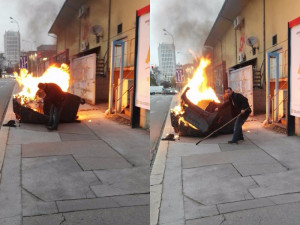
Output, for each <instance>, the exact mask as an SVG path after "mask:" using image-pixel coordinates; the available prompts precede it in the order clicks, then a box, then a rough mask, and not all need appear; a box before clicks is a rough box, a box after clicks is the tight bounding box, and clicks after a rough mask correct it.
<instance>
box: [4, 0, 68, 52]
mask: <svg viewBox="0 0 300 225" xmlns="http://www.w3.org/2000/svg"><path fill="white" fill-rule="evenodd" d="M64 1H65V0H0V52H4V42H3V39H4V34H5V31H9V30H10V31H18V25H17V23H11V22H10V21H11V19H10V17H12V18H13V19H15V20H16V21H17V22H18V24H19V28H20V35H21V50H25V51H28V50H36V47H37V46H39V45H42V44H55V42H56V39H55V38H54V37H50V36H48V31H49V29H50V27H51V25H52V23H53V22H54V20H55V18H56V16H57V15H58V12H59V10H60V9H61V7H62V5H63V3H64Z"/></svg>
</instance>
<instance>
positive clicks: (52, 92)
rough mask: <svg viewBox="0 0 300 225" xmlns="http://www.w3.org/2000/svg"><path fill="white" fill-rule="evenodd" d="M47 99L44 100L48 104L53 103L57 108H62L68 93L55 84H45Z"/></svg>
mask: <svg viewBox="0 0 300 225" xmlns="http://www.w3.org/2000/svg"><path fill="white" fill-rule="evenodd" d="M45 84H46V87H45V89H44V91H45V92H46V97H45V99H44V101H45V102H47V103H52V104H53V105H55V106H61V105H62V103H63V101H64V100H65V96H66V93H65V92H63V91H62V90H61V88H60V87H59V86H58V85H57V84H55V83H45Z"/></svg>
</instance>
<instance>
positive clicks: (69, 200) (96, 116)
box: [0, 104, 150, 225]
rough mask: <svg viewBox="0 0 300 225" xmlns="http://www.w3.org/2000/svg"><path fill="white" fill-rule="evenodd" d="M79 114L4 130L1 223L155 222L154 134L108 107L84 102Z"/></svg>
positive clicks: (0, 133) (91, 224) (0, 146)
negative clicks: (112, 114) (75, 119)
mask: <svg viewBox="0 0 300 225" xmlns="http://www.w3.org/2000/svg"><path fill="white" fill-rule="evenodd" d="M10 119H15V116H14V114H13V112H12V105H11V104H10V105H9V108H8V112H7V114H6V117H5V120H4V123H6V122H7V121H8V120H10ZM79 119H80V120H81V123H65V124H60V125H59V128H58V131H55V132H48V131H47V129H46V128H45V127H44V126H43V125H34V124H20V127H19V126H18V127H16V128H9V129H8V128H6V127H2V128H1V131H0V138H1V139H0V140H1V144H0V163H1V162H2V161H3V167H2V170H1V173H2V177H1V183H0V225H2V224H5V225H6V224H12V225H15V224H16V225H19V224H24V225H35V224H43V225H47V224H49V225H50V224H51V225H55V224H57V225H58V224H63V225H64V224H72V225H73V224H81V225H82V224H86V225H94V224H95V225H96V224H104V225H110V224H114V225H123V224H131V225H135V224H136V225H141V224H149V210H150V209H149V202H150V199H149V132H147V131H145V130H142V129H132V128H131V127H129V126H126V125H122V124H119V123H116V122H114V121H111V120H109V119H106V118H105V115H104V112H103V108H102V109H99V108H97V107H96V108H88V107H87V106H86V105H85V106H83V107H82V108H81V110H80V112H79ZM1 149H2V150H1ZM3 149H4V150H5V149H6V150H5V156H4V150H3ZM1 156H2V157H1ZM3 156H4V160H2V158H3ZM0 166H1V164H0ZM0 168H1V167H0Z"/></svg>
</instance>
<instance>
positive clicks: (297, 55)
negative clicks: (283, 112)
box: [289, 23, 300, 117]
mask: <svg viewBox="0 0 300 225" xmlns="http://www.w3.org/2000/svg"><path fill="white" fill-rule="evenodd" d="M290 32H291V36H290V37H291V39H290V45H291V47H290V51H291V58H290V60H291V62H290V63H291V65H290V66H291V67H290V79H289V82H290V112H291V115H293V116H297V117H300V98H299V93H300V51H299V49H300V24H299V23H298V24H297V25H295V26H293V27H292V28H291V31H290Z"/></svg>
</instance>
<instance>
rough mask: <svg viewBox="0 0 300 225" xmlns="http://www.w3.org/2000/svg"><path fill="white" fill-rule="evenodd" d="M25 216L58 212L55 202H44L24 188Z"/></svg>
mask: <svg viewBox="0 0 300 225" xmlns="http://www.w3.org/2000/svg"><path fill="white" fill-rule="evenodd" d="M22 210H23V216H37V215H45V214H54V213H58V210H57V207H56V204H55V202H44V201H41V200H40V199H38V198H36V197H35V196H33V195H31V194H30V193H28V192H27V191H24V190H22Z"/></svg>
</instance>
